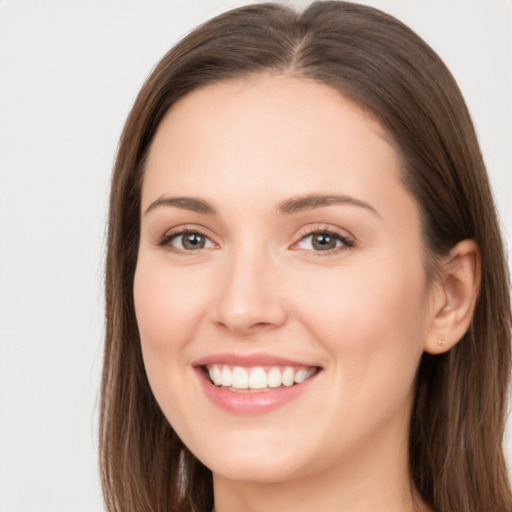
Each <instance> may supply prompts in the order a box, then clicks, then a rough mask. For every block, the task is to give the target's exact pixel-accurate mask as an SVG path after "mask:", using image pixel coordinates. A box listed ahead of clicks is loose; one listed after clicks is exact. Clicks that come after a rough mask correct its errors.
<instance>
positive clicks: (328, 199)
mask: <svg viewBox="0 0 512 512" xmlns="http://www.w3.org/2000/svg"><path fill="white" fill-rule="evenodd" d="M338 204H340V205H343V204H349V205H352V206H358V207H360V208H364V209H366V210H369V211H370V212H372V213H374V214H375V215H377V216H378V217H380V214H379V212H378V211H377V210H376V209H375V208H374V207H373V206H372V205H370V204H369V203H367V202H366V201H362V200H360V199H356V198H355V197H350V196H345V195H323V194H308V195H304V196H297V197H292V198H290V199H287V200H286V201H283V202H282V203H280V204H279V206H278V208H277V213H278V214H280V215H290V214H292V213H296V212H299V211H304V210H312V209H314V208H321V207H322V206H331V205H338Z"/></svg>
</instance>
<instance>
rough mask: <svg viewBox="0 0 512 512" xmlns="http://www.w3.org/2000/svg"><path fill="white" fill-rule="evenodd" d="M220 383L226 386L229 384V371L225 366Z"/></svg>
mask: <svg viewBox="0 0 512 512" xmlns="http://www.w3.org/2000/svg"><path fill="white" fill-rule="evenodd" d="M222 385H223V386H226V387H229V386H231V372H230V370H229V368H227V367H226V366H224V368H223V370H222Z"/></svg>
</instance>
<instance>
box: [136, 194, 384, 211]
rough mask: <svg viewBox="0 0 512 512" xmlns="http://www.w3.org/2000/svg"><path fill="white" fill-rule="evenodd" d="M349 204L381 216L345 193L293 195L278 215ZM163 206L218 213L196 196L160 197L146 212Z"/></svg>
mask: <svg viewBox="0 0 512 512" xmlns="http://www.w3.org/2000/svg"><path fill="white" fill-rule="evenodd" d="M344 204H349V205H352V206H358V207H360V208H364V209H366V210H368V211H370V212H372V213H374V214H375V215H377V216H379V217H380V214H379V213H378V212H377V210H376V209H375V208H374V207H373V206H371V205H370V204H369V203H367V202H366V201H362V200H360V199H356V198H354V197H350V196H345V195H332V194H329V195H325V194H307V195H303V196H296V197H291V198H290V199H287V200H285V201H283V202H281V203H280V204H279V205H278V207H277V213H278V215H291V214H293V213H296V212H301V211H305V210H313V209H315V208H321V207H323V206H332V205H344ZM161 206H171V207H175V208H180V209H182V210H190V211H193V212H196V213H202V214H206V215H216V214H217V210H216V209H215V207H214V206H213V205H212V204H211V203H209V202H208V201H206V200H204V199H200V198H196V197H166V196H164V197H160V198H158V199H157V200H156V201H153V202H152V203H151V204H150V205H149V207H148V208H147V210H146V212H145V213H148V212H150V211H151V210H154V209H155V208H158V207H161Z"/></svg>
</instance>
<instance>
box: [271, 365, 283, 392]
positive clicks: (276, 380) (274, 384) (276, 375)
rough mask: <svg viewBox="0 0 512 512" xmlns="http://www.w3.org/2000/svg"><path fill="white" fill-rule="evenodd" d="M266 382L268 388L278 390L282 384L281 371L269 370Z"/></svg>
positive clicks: (276, 369) (277, 369)
mask: <svg viewBox="0 0 512 512" xmlns="http://www.w3.org/2000/svg"><path fill="white" fill-rule="evenodd" d="M267 382H268V387H269V388H278V387H279V386H280V385H281V384H282V383H283V380H282V379H281V370H280V369H279V368H275V367H274V368H271V370H270V371H269V372H268V375H267Z"/></svg>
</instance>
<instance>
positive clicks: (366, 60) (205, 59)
mask: <svg viewBox="0 0 512 512" xmlns="http://www.w3.org/2000/svg"><path fill="white" fill-rule="evenodd" d="M261 73H266V74H285V75H289V76H294V77H297V78H304V79H310V80H315V81H317V82H319V83H322V84H327V85H329V86H331V87H332V88H334V89H336V90H337V91H339V93H340V94H342V95H343V96H345V97H347V98H349V99H350V100H352V101H354V102H355V103H356V104H358V105H359V106H360V107H361V108H363V109H365V110H366V111H367V112H369V113H370V114H371V115H373V116H374V117H375V119H377V120H378V121H379V122H380V124H381V125H382V127H383V128H384V130H385V131H386V133H387V135H388V137H389V139H390V140H391V141H392V143H393V145H394V147H395V149H396V151H397V153H398V155H399V158H400V162H401V167H402V175H403V176H402V180H403V183H404V186H405V187H406V188H407V189H408V190H409V192H410V193H411V194H412V196H413V197H414V198H415V200H416V202H417V204H418V207H419V210H420V215H421V219H422V230H423V233H422V234H423V239H424V245H425V252H426V254H427V255H428V258H426V263H425V264H426V266H427V268H431V269H433V272H432V273H431V276H432V278H433V279H434V278H435V275H436V270H435V269H436V262H438V261H439V259H440V257H441V256H443V255H446V254H447V253H448V251H449V250H450V249H451V248H452V247H453V246H454V245H455V244H456V243H457V242H459V241H461V240H463V239H473V240H475V241H476V243H477V244H478V246H479V248H480V252H481V264H482V278H481V279H482V280H481V290H480V295H479V298H478V301H477V304H476V309H475V312H474V317H473V320H472V323H471V326H470V328H469V330H468V332H467V333H466V335H465V336H464V338H463V339H462V340H461V341H460V343H458V344H457V345H456V346H455V347H454V348H452V349H451V350H450V351H449V352H447V353H445V354H442V355H435V356H434V355H428V354H424V355H423V357H422V359H421V362H420V366H419V369H418V376H417V384H416V386H417V387H416V394H415V400H414V405H413V413H412V418H411V426H410V439H409V454H410V455H409V462H410V472H411V478H412V482H413V484H414V486H415V487H416V488H417V489H418V491H419V492H420V493H421V495H422V497H423V498H424V499H425V500H426V502H427V503H428V504H430V506H432V508H433V509H434V510H435V511H436V512H491V511H492V512H510V511H511V510H512V498H511V492H510V487H509V482H508V477H507V470H506V464H505V460H504V456H503V447H502V441H503V434H504V428H505V419H506V412H507V396H508V383H509V375H510V356H511V354H510V351H511V347H510V334H511V309H510V295H509V280H508V269H507V265H506V260H505V257H504V250H503V244H502V240H501V237H500V229H499V223H498V220H497V215H496V211H495V206H494V201H493V196H492V193H491V190H490V186H489V181H488V177H487V174H486V170H485V166H484V162H483V159H482V155H481V153H480V149H479V145H478V141H477V137H476V135H475V130H474V127H473V124H472V121H471V118H470V115H469V113H468V110H467V107H466V105H465V103H464V100H463V98H462V96H461V93H460V91H459V88H458V86H457V84H456V82H455V80H454V79H453V77H452V75H451V74H450V72H449V71H448V69H447V68H446V67H445V65H444V64H443V62H442V61H441V59H440V58H439V57H438V56H437V55H436V54H435V52H434V51H433V50H432V49H431V48H430V47H429V46H428V45H427V44H426V43H425V42H424V41H423V40H422V39H421V38H420V37H419V36H417V35H416V34H415V33H414V32H412V31H411V30H410V29H409V28H408V27H406V26H405V25H404V24H402V23H401V22H400V21H398V20H396V19H395V18H393V17H391V16H389V15H387V14H385V13H383V12H381V11H379V10H376V9H373V8H370V7H365V6H361V5H357V4H352V3H348V2H341V1H340V2H337V1H326V2H315V3H313V4H311V5H310V6H309V7H308V8H306V9H305V10H304V11H303V12H300V13H299V12H296V11H294V10H293V9H291V8H288V7H284V6H280V5H276V4H261V5H252V6H246V7H242V8H238V9H234V10H232V11H229V12H226V13H224V14H222V15H220V16H218V17H216V18H214V19H212V20H210V21H208V22H207V23H205V24H204V25H202V26H200V27H199V28H197V29H196V30H194V31H193V32H192V33H191V34H189V35H188V36H187V37H185V38H184V39H183V40H182V41H181V42H179V43H178V44H177V45H176V46H175V47H174V48H172V49H171V50H170V51H169V53H167V54H166V55H165V56H164V58H163V59H162V60H161V61H160V63H159V64H158V65H157V66H156V67H155V69H154V71H153V72H152V73H151V75H150V76H149V78H148V79H147V81H146V83H145V84H144V86H143V88H142V90H141V91H140V93H139V95H138V97H137V99H136V101H135V104H134V106H133V109H132V111H131V113H130V115H129V117H128V120H127V122H126V125H125V128H124V131H123V134H122V137H121V141H120V145H119V149H118V155H117V160H116V164H115V168H114V173H113V177H112V185H111V186H112V188H111V196H110V213H109V224H108V246H107V261H106V275H105V288H106V341H105V352H104V363H103V364H104V366H103V378H102V388H101V393H102V394H101V413H100V465H101V476H102V482H103V491H104V497H105V502H106V505H107V509H108V511H109V512H114V511H116V512H150V511H151V512H164V511H165V512H170V511H177V512H187V511H194V512H204V511H206V510H210V509H211V507H212V506H213V489H212V475H211V472H210V470H208V469H207V468H206V467H205V466H204V465H203V464H202V463H201V462H199V461H198V460H197V459H196V458H195V457H194V456H193V455H192V454H191V453H190V451H189V450H188V449H187V448H186V447H185V446H184V445H183V443H182V442H181V440H180V439H179V438H178V436H177V435H176V433H175V432H174V430H173V428H172V427H171V425H169V423H168V421H167V420H166V418H165V417H164V415H163V414H162V412H161V411H160V409H159V407H158V405H157V403H156V401H155V398H154V397H153V394H152V392H151V389H150V387H149V384H148V380H147V377H146V374H145V370H144V365H143V361H142V353H141V347H140V339H139V333H138V328H137V323H136V318H135V309H134V300H133V280H134V273H135V267H136V264H137V251H138V244H139V229H140V201H141V185H142V178H143V168H144V162H145V158H146V156H147V154H148V150H149V148H150V145H151V142H152V140H153V137H154V135H155V132H156V129H157V128H158V126H159V123H160V122H161V121H162V118H163V117H164V115H165V114H166V113H167V111H168V110H169V109H170V108H172V106H173V104H174V103H175V102H176V101H178V100H179V99H180V98H183V97H184V96H185V95H187V94H188V93H190V92H191V91H193V90H195V89H198V88H200V87H204V86H207V85H209V84H214V83H217V82H221V81H225V80H242V79H246V78H250V77H251V76H252V75H255V74H261Z"/></svg>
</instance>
